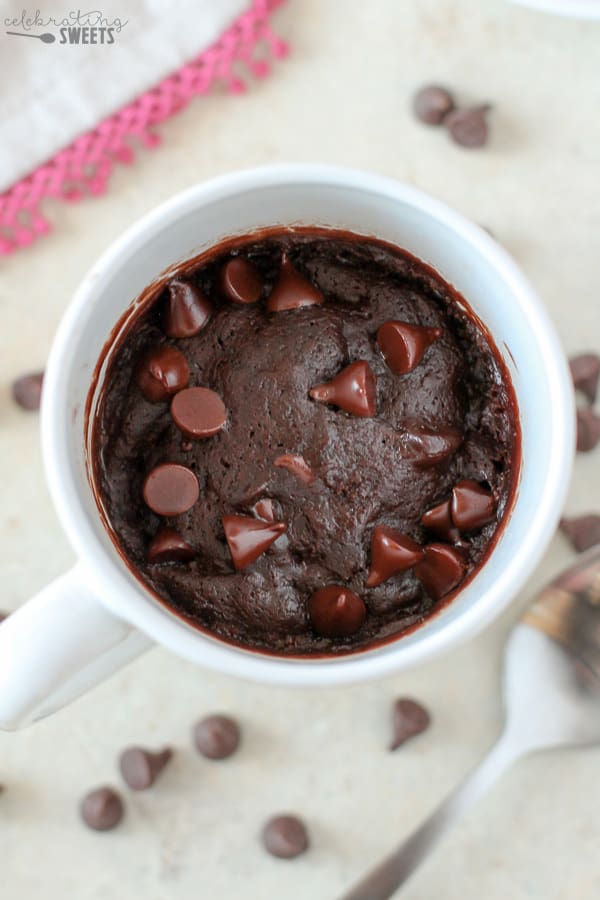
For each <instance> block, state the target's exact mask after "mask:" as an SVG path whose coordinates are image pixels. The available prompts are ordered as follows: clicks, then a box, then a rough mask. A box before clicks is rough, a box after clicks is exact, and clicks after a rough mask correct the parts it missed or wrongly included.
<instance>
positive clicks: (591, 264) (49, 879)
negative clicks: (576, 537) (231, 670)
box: [0, 0, 600, 900]
mask: <svg viewBox="0 0 600 900" xmlns="http://www.w3.org/2000/svg"><path fill="white" fill-rule="evenodd" d="M277 26H278V29H279V31H280V32H281V33H282V34H283V35H284V36H285V37H287V38H288V39H289V40H290V41H291V43H292V45H293V54H292V56H291V57H290V58H289V59H288V60H286V61H284V62H281V63H279V64H278V65H277V68H276V72H275V73H274V75H273V77H272V78H270V79H268V80H266V81H265V82H263V83H259V84H256V85H255V86H253V88H252V90H251V91H250V93H249V94H248V95H246V96H243V97H233V96H224V95H218V96H217V95H213V96H211V97H209V98H206V99H201V100H198V101H196V102H194V103H193V104H192V105H191V106H190V107H189V108H188V109H187V110H186V111H185V112H184V113H183V114H181V115H180V116H179V117H178V118H176V119H174V120H173V121H172V122H170V123H168V124H167V125H166V126H165V127H164V128H163V129H162V132H163V135H164V144H163V146H162V147H161V148H159V149H158V150H156V151H153V152H143V153H141V154H140V157H139V160H138V162H137V164H136V166H135V167H134V168H125V167H123V168H121V169H120V170H119V171H117V172H116V174H115V176H114V177H113V180H112V184H111V189H110V191H109V193H108V194H107V195H106V196H104V197H101V198H99V199H96V200H90V201H88V202H84V203H82V204H80V205H76V206H73V207H68V208H64V209H56V210H54V211H53V213H54V217H55V220H56V222H57V228H56V231H55V233H54V234H53V235H51V236H50V237H49V238H47V239H46V240H44V241H42V242H40V243H39V244H38V245H37V246H35V247H33V248H31V249H30V250H28V251H26V252H21V253H19V254H16V255H14V256H13V257H10V258H8V259H6V260H3V261H2V266H1V270H0V309H1V315H2V322H3V328H2V331H1V332H0V341H1V348H0V360H1V363H0V366H1V378H0V382H1V383H0V390H1V394H0V437H1V439H0V468H1V471H2V472H3V478H2V500H1V503H0V559H1V566H2V572H3V592H2V600H1V603H0V606H2V607H6V608H8V609H13V608H16V607H18V606H19V605H20V604H22V603H23V602H25V601H26V600H27V598H28V597H29V596H30V595H31V594H33V593H34V592H35V591H36V590H38V589H39V588H40V587H41V586H42V585H43V584H45V583H46V582H47V581H48V580H49V579H51V578H53V577H54V576H56V575H58V574H59V573H60V572H62V571H63V570H65V569H66V568H67V567H68V566H69V564H70V563H71V561H72V553H71V551H70V549H69V547H68V545H67V543H66V540H65V538H64V537H63V534H62V533H61V530H60V528H59V526H58V523H57V520H56V517H55V514H54V512H53V509H52V507H51V504H50V500H49V497H48V492H47V489H46V487H45V484H44V477H43V473H42V464H41V458H40V451H39V445H38V430H37V417H36V416H35V415H27V414H25V413H23V412H21V411H20V410H18V409H16V408H14V406H13V405H12V403H11V401H10V397H9V385H10V382H11V380H12V378H13V377H15V376H16V375H18V374H20V373H22V372H23V371H26V370H29V369H35V368H38V367H40V366H42V365H43V363H44V359H45V357H46V355H47V352H48V348H49V345H50V341H51V339H52V335H53V332H54V330H55V327H56V325H57V323H58V320H59V318H60V316H61V314H62V312H63V309H64V308H65V305H66V304H67V302H68V300H69V298H70V297H71V295H72V292H73V289H74V288H75V286H76V285H77V283H78V281H79V280H80V278H81V277H82V275H83V273H84V272H85V271H86V270H87V268H88V267H89V266H90V264H91V263H92V262H93V260H94V259H95V258H96V256H97V255H98V254H99V253H100V252H101V251H102V250H104V248H105V247H106V245H107V243H108V242H109V241H111V240H112V239H113V238H114V237H115V236H116V235H118V234H119V233H120V232H121V231H122V230H123V229H124V228H125V227H126V226H128V225H129V224H130V223H131V222H133V221H134V220H135V219H136V218H138V216H140V215H141V214H142V213H144V212H146V211H147V210H149V209H150V208H151V207H153V206H154V205H155V204H156V203H158V202H159V201H161V200H163V199H165V198H166V197H168V196H169V195H171V194H172V193H174V192H175V191H178V190H180V189H181V188H184V187H186V186H188V185H191V184H193V183H195V182H196V181H198V180H201V179H204V178H207V177H209V176H212V175H215V174H217V173H220V172H225V171H227V170H230V169H232V168H241V167H244V166H249V165H254V164H258V163H265V162H271V161H297V160H307V161H325V162H336V163H344V164H351V165H355V166H362V167H365V168H370V169H373V170H375V171H378V172H383V173H385V174H388V175H391V176H394V177H397V178H399V179H402V180H405V181H408V182H410V183H413V184H416V185H418V186H419V187H421V188H424V189H425V190H428V191H430V192H431V193H433V194H436V195H437V196H439V197H441V198H442V199H443V200H445V201H447V202H448V203H450V204H452V205H453V206H455V207H457V208H458V209H459V210H461V211H462V212H463V213H465V214H466V215H468V216H470V217H471V218H472V219H474V220H475V221H476V222H479V223H483V224H485V225H487V226H489V227H490V228H491V229H492V231H493V232H494V234H495V235H496V236H497V238H498V240H500V241H501V242H502V243H503V244H504V245H505V246H506V247H507V248H508V250H509V251H510V252H511V253H512V254H513V255H514V256H515V258H516V259H517V261H518V262H519V263H520V265H521V266H522V267H523V269H524V270H525V272H526V274H527V275H528V276H529V277H530V279H531V280H532V282H533V284H534V285H535V287H536V288H537V290H538V291H539V293H540V295H541V297H542V298H543V300H544V301H545V303H546V304H547V308H548V310H549V312H550V314H551V316H552V317H553V319H554V321H555V322H556V325H557V327H558V330H559V332H560V334H561V336H562V339H563V341H564V344H565V346H566V348H567V350H568V351H569V352H575V351H583V350H588V349H593V348H594V347H595V349H599V348H600V312H599V309H600V297H599V295H598V229H599V227H600V189H599V181H598V147H599V146H600V120H599V119H598V109H599V108H600V79H599V78H598V42H599V40H600V24H598V25H593V24H585V23H575V22H570V21H567V20H563V19H555V18H552V17H551V16H547V15H544V14H541V13H534V12H530V11H527V10H526V9H522V8H520V7H517V6H513V5H510V4H507V3H504V2H502V0H419V2H409V0H404V2H399V0H377V2H373V3H364V2H359V0H304V2H300V0H296V2H291V3H290V4H289V5H288V6H287V7H286V8H284V9H282V10H281V12H280V13H279V14H278V16H277ZM431 80H439V81H441V82H443V83H447V84H449V85H451V86H453V87H454V88H455V89H456V91H457V92H458V94H459V96H460V97H461V99H462V100H463V101H465V102H470V101H480V100H489V101H491V102H492V103H493V104H494V107H495V108H494V112H493V115H492V128H493V139H492V142H491V145H490V146H489V148H488V149H486V150H483V151H471V152H468V151H465V150H461V149H460V148H458V147H455V146H453V145H451V144H450V143H449V141H448V140H447V138H446V136H445V135H444V134H443V133H441V132H438V131H436V130H433V129H431V130H430V129H427V128H425V127H423V126H420V125H419V124H418V123H416V122H415V121H413V119H412V117H411V115H410V113H409V111H408V104H409V98H410V95H411V92H412V91H413V89H414V88H415V86H418V85H420V84H421V83H423V82H425V81H431ZM599 460H600V456H599V455H598V453H596V454H590V455H588V456H587V457H581V458H579V459H578V460H577V465H576V470H575V474H574V478H573V483H572V489H571V492H570V496H569V500H568V510H569V512H570V513H572V514H575V513H579V512H587V511H593V510H594V508H596V509H598V508H600V481H599V479H598V477H597V475H598V463H599ZM571 556H572V554H571V552H570V550H569V549H568V547H567V545H566V542H565V541H564V540H563V539H562V538H561V537H556V538H555V539H554V541H553V543H552V546H551V548H550V549H549V551H548V552H547V554H546V556H545V560H544V562H543V564H542V565H541V566H540V568H539V571H538V573H537V574H536V576H535V578H534V579H532V582H531V583H530V585H529V587H528V590H527V591H526V592H525V594H524V595H523V597H522V598H520V600H519V601H517V602H516V603H515V605H514V606H513V608H512V609H511V610H510V611H509V613H508V614H507V615H505V616H504V618H503V620H502V621H500V622H498V623H496V624H495V625H494V627H492V628H490V629H489V630H488V631H486V633H485V634H483V635H482V636H481V637H479V638H478V639H477V640H475V641H473V642H472V643H470V644H468V645H466V646H464V647H463V648H461V649H459V650H457V651H455V652H452V653H451V654H449V655H447V656H446V657H444V658H442V659H439V660H438V661H436V662H435V663H433V664H429V665H427V666H424V667H422V668H420V669H416V670H414V671H412V672H410V673H408V674H403V675H401V676H397V677H394V678H389V679H387V680H385V681H382V682H379V683H374V684H369V685H366V686H359V687H354V688H347V689H340V690H328V691H319V692H318V693H317V692H303V691H296V692H292V693H289V692H285V691H283V690H278V689H267V688H264V687H257V686H254V685H250V684H243V683H240V682H238V681H235V680H233V679H230V678H226V677H223V676H219V675H216V674H212V673H210V672H207V671H203V670H201V669H197V668H194V667H192V666H191V665H189V664H187V663H185V662H182V661H181V660H179V659H177V658H174V657H173V656H171V655H169V654H168V653H167V652H166V651H164V650H162V649H156V650H153V651H151V652H150V653H148V654H147V655H146V656H145V657H144V658H142V659H141V660H140V661H139V662H137V663H135V664H133V665H132V666H131V667H129V668H128V669H126V670H124V671H123V672H122V673H121V674H119V675H118V676H116V677H114V678H113V679H112V680H111V681H109V682H107V683H106V684H104V685H103V686H101V687H100V688H98V689H96V690H95V691H93V692H92V693H90V694H88V695H87V696H86V697H84V698H83V699H81V700H80V701H78V702H77V703H76V704H74V705H73V706H72V707H70V708H68V709H66V710H64V711H63V712H61V713H60V714H58V715H56V716H55V717H53V718H51V719H49V720H47V721H45V722H42V723H40V724H38V725H37V726H35V727H33V728H31V729H29V730H27V731H25V732H22V733H19V734H15V735H7V734H2V735H0V781H1V782H3V783H5V784H6V785H7V790H6V791H5V793H4V794H3V795H2V796H1V797H0V847H1V853H0V868H1V875H0V884H1V889H0V892H1V894H2V897H3V898H5V900H33V898H38V897H40V896H44V897H45V898H46V900H59V898H60V900H64V898H68V900H129V898H134V897H144V898H145V900H174V898H176V900H197V898H199V897H202V898H211V900H212V898H219V900H237V898H241V897H244V898H250V900H266V898H268V897H284V898H286V900H300V898H311V900H313V898H314V900H329V898H331V900H333V898H334V897H335V896H336V893H338V892H339V891H340V889H341V888H342V886H344V885H346V884H347V883H348V882H349V881H350V880H351V879H352V878H353V877H355V876H356V875H357V874H359V873H360V872H361V871H362V870H363V869H364V868H365V867H366V866H367V865H368V864H369V863H371V862H372V861H374V860H375V859H376V858H377V857H378V856H379V855H380V854H381V853H382V852H383V851H385V850H387V849H388V848H390V847H391V846H392V845H394V843H396V842H397V841H399V840H400V839H401V838H402V837H403V835H405V834H406V833H407V832H408V831H409V830H410V829H411V828H412V827H414V826H415V825H416V824H417V823H418V822H419V820H420V819H421V817H422V816H424V815H425V814H426V813H427V812H428V811H429V810H431V809H432V808H433V807H434V806H435V805H436V804H437V803H438V802H439V800H441V798H442V797H443V796H444V795H445V794H446V792H447V791H448V790H449V789H450V788H451V787H452V786H453V785H455V784H456V782H457V781H458V780H459V779H460V778H461V776H462V775H463V774H465V773H466V772H467V771H468V770H469V768H470V767H471V766H472V765H473V764H474V763H475V761H476V760H477V759H478V758H479V757H480V755H481V754H482V753H483V752H484V751H485V749H486V748H487V747H488V745H489V744H490V743H491V742H492V741H493V740H494V738H495V736H496V734H497V733H498V730H499V727H500V723H501V703H500V698H499V691H498V674H499V661H500V655H501V648H502V644H503V640H504V638H505V635H506V632H507V629H508V626H509V625H510V622H511V621H512V620H513V619H514V618H515V617H516V616H517V614H518V610H519V608H520V607H521V606H522V605H523V603H524V602H525V601H526V598H527V596H531V593H532V591H533V590H534V588H535V586H536V585H540V584H541V583H542V582H543V581H544V580H545V579H546V578H547V577H549V576H550V574H551V573H553V572H555V571H557V570H558V569H559V568H560V567H561V566H562V565H563V564H564V563H566V562H567V561H568V560H569V559H570V558H571ZM398 695H413V696H415V697H417V698H419V699H421V700H422V701H423V702H425V703H426V704H427V705H428V706H429V707H430V709H431V711H432V714H433V718H434V722H433V727H432V728H431V730H430V731H429V732H428V733H427V734H425V735H423V736H422V737H420V738H419V739H417V740H415V741H414V742H413V743H411V744H408V745H406V747H405V748H404V749H402V750H400V751H398V752H397V753H395V754H390V753H389V752H387V750H386V747H387V744H388V741H389V714H390V706H391V702H392V700H393V699H394V698H395V697H396V696H398ZM213 710H223V711H227V712H230V713H231V714H233V715H235V716H237V717H239V719H240V720H241V722H242V725H243V728H244V744H243V748H242V749H241V750H240V752H239V753H238V755H236V756H235V757H234V758H232V759H231V760H230V761H228V762H226V763H222V764H210V763H209V762H207V761H205V760H202V759H201V758H200V757H198V756H196V755H195V754H194V752H193V751H192V749H191V744H190V736H189V731H190V726H191V724H192V723H193V721H194V720H195V719H196V718H198V717H199V716H201V715H203V714H204V713H206V712H210V711H213ZM132 741H133V742H139V743H142V744H147V745H149V746H157V745H160V744H162V743H171V744H173V745H175V747H176V750H177V753H176V758H175V761H174V763H173V764H172V765H171V766H170V768H169V769H168V771H166V772H165V773H164V776H163V778H162V780H161V782H160V784H159V785H157V786H156V788H155V789H154V790H152V791H149V792H147V793H145V794H140V795H132V794H128V795H127V805H128V812H127V817H126V820H125V821H124V823H123V826H122V827H121V828H120V829H118V830H117V831H114V832H112V833H110V834H104V835H98V834H94V833H92V832H90V831H87V830H86V829H85V828H83V827H82V826H81V825H80V823H79V821H78V816H77V803H78V800H79V797H80V795H81V794H82V793H83V792H84V791H85V790H87V789H88V788H89V787H92V786H95V785H97V784H99V783H103V782H107V781H108V782H112V783H115V784H118V783H119V781H118V776H117V773H116V770H115V757H116V755H117V753H118V752H119V750H120V749H121V748H122V747H123V746H124V745H126V744H127V743H130V742H132ZM599 764H600V751H598V750H588V751H585V752H584V751H573V752H562V753H556V754H552V755H550V754H549V755H545V756H539V757H537V758H532V759H530V760H528V761H526V762H524V763H521V764H520V765H519V766H518V767H516V768H515V769H514V770H513V771H512V772H510V773H509V774H508V775H506V776H505V778H504V779H503V781H502V783H501V784H500V785H499V786H498V787H497V788H496V789H495V790H493V791H492V793H491V794H490V795H489V797H488V798H487V799H486V800H485V801H484V802H482V803H481V804H480V805H479V806H478V807H477V808H476V809H475V810H473V812H472V813H471V814H470V815H469V816H468V818H467V819H466V820H465V821H464V823H462V824H461V825H460V826H459V827H458V828H457V829H456V830H455V831H454V833H453V834H452V836H451V837H450V838H449V839H448V840H447V841H446V842H445V843H444V845H443V846H442V847H441V849H440V850H439V852H438V853H436V855H435V857H433V858H432V859H431V861H430V862H428V863H427V864H426V866H425V867H424V868H423V869H422V871H421V872H419V873H418V874H417V876H415V878H414V880H413V881H412V882H411V883H410V885H409V886H407V888H406V889H405V891H404V893H403V894H402V896H403V897H406V900H432V898H444V900H465V898H473V900H479V898H482V897H484V898H486V900H506V898H510V900H532V898H535V900H538V898H539V900H587V898H589V900H592V898H597V897H598V896H600V866H599V864H598V844H599V842H600V814H599V813H598V791H597V789H596V785H597V782H598V765H599ZM282 810H284V811H285V810H291V811H297V812H298V813H299V814H301V815H302V816H303V817H305V819H306V821H307V823H308V825H309V828H310V832H311V838H312V848H311V850H310V852H309V853H308V854H306V855H305V856H304V857H302V858H301V859H298V860H297V861H295V862H291V863H286V862H280V861H276V860H273V859H271V858H269V857H268V856H266V855H265V853H264V852H263V851H262V849H261V847H260V845H259V843H258V837H257V836H258V833H259V831H260V827H261V824H262V822H263V820H264V819H265V818H266V817H267V816H269V815H270V814H272V813H274V812H278V811H282Z"/></svg>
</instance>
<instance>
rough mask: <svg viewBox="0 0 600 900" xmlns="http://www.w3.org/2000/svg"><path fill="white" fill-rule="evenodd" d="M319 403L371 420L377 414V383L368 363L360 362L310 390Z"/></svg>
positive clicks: (312, 396)
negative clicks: (329, 404) (328, 404)
mask: <svg viewBox="0 0 600 900" xmlns="http://www.w3.org/2000/svg"><path fill="white" fill-rule="evenodd" d="M309 394H310V396H311V398H312V399H313V400H317V401H318V402H319V403H331V404H333V406H337V407H339V408H340V409H343V410H344V412H348V413H350V414H351V415H353V416H362V417H366V418H370V417H371V416H374V415H375V413H376V412H377V381H376V379H375V375H374V374H373V371H372V369H371V366H370V365H369V363H368V362H365V361H364V360H362V359H361V360H359V361H358V362H354V363H351V364H350V365H349V366H346V368H345V369H342V371H341V372H339V373H338V374H337V375H336V376H335V378H332V380H331V381H328V382H326V383H325V384H319V385H317V386H316V387H313V388H311V389H310V391H309Z"/></svg>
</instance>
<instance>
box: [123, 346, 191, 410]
mask: <svg viewBox="0 0 600 900" xmlns="http://www.w3.org/2000/svg"><path fill="white" fill-rule="evenodd" d="M189 380H190V370H189V366H188V364H187V360H186V358H185V356H184V355H183V353H181V351H180V350H177V349H176V348H175V347H155V348H154V349H153V350H150V352H149V353H147V354H146V355H145V356H144V357H143V359H142V361H141V363H140V364H139V366H138V367H137V369H136V372H135V381H136V384H137V386H138V387H139V389H140V391H141V392H142V394H143V395H144V397H145V398H146V400H149V401H150V403H162V402H164V401H165V400H168V399H169V397H171V396H172V395H173V394H176V393H177V391H181V390H183V388H185V387H187V384H188V381H189Z"/></svg>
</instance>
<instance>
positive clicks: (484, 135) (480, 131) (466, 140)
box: [444, 106, 490, 148]
mask: <svg viewBox="0 0 600 900" xmlns="http://www.w3.org/2000/svg"><path fill="white" fill-rule="evenodd" d="M489 110H490V107H489V106H474V107H472V108H471V109H454V110H452V112H450V113H448V115H447V116H446V117H445V119H444V127H445V128H447V129H448V132H449V134H450V137H451V138H452V140H453V141H454V143H455V144H459V145H460V146H461V147H469V148H472V147H483V146H485V144H487V142H488V139H489V126H488V123H487V119H486V115H487V113H488V112H489Z"/></svg>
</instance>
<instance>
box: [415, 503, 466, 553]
mask: <svg viewBox="0 0 600 900" xmlns="http://www.w3.org/2000/svg"><path fill="white" fill-rule="evenodd" d="M450 503H451V498H448V499H447V500H442V502H441V503H438V504H437V506H434V507H432V509H428V510H427V512H425V513H423V515H422V517H421V524H422V525H424V526H425V528H429V530H430V531H433V532H434V534H436V535H437V536H438V537H440V538H442V539H443V540H444V541H448V542H449V543H452V544H453V543H455V542H456V541H458V540H459V538H460V534H459V532H458V528H455V527H454V525H453V524H452V519H451V518H450Z"/></svg>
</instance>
